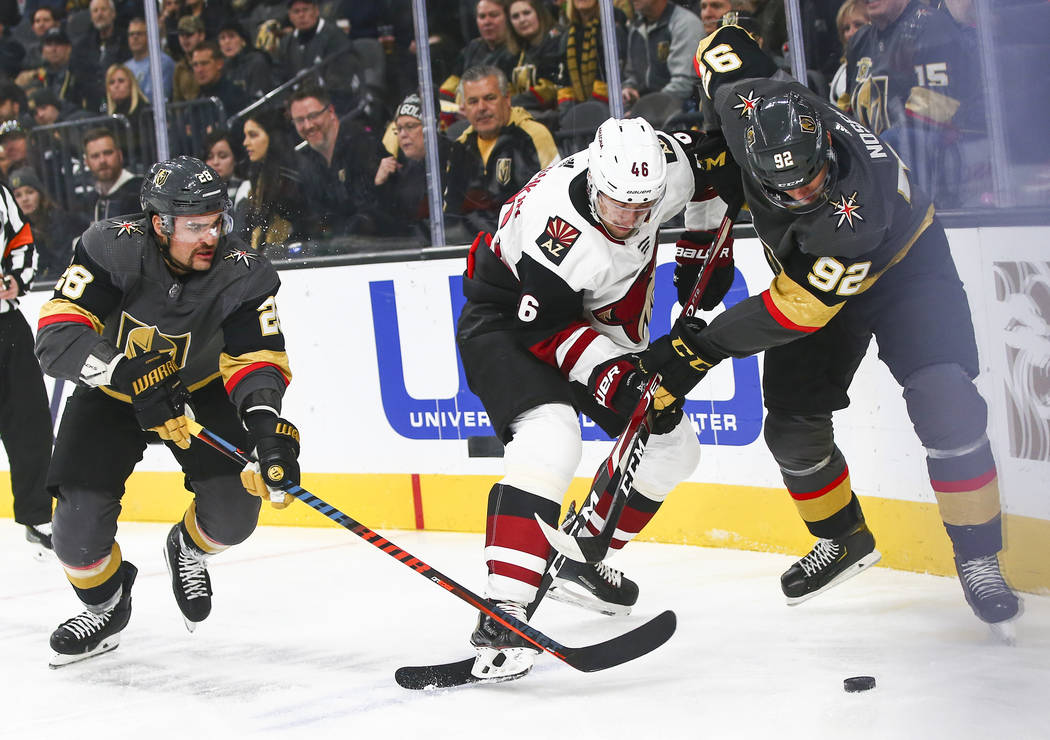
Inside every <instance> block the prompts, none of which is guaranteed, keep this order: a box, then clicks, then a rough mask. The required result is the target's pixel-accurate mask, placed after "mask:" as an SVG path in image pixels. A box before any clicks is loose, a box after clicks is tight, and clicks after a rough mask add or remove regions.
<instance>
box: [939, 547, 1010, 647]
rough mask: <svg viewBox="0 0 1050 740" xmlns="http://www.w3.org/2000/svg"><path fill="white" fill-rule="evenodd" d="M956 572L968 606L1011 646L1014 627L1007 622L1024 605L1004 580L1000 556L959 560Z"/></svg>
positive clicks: (957, 560) (993, 555)
mask: <svg viewBox="0 0 1050 740" xmlns="http://www.w3.org/2000/svg"><path fill="white" fill-rule="evenodd" d="M955 569H956V570H957V571H958V572H959V583H960V584H962V589H963V594H964V595H965V596H966V603H967V604H969V605H970V608H971V609H973V613H974V614H976V615H977V617H978V619H980V620H981V621H983V622H987V623H988V625H989V626H990V627H991V628H992V631H993V633H994V634H995V635H996V636H997V637H999V638H1000V639H1002V640H1004V641H1006V642H1010V643H1012V642H1013V641H1014V634H1013V625H1011V624H1007V622H1008V621H1009V620H1011V619H1013V618H1014V617H1016V616H1017V614H1018V612H1019V611H1020V608H1021V602H1020V600H1019V599H1018V598H1017V594H1015V593H1014V592H1013V589H1011V588H1010V586H1009V584H1007V583H1006V581H1005V580H1004V579H1003V574H1002V571H1000V570H999V556H998V555H996V554H994V553H993V554H991V555H985V556H984V557H978V558H973V559H972V560H962V561H960V560H959V559H958V558H956V559H955Z"/></svg>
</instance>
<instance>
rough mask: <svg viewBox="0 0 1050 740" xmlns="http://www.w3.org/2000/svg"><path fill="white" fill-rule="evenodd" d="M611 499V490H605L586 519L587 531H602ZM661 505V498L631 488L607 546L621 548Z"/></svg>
mask: <svg viewBox="0 0 1050 740" xmlns="http://www.w3.org/2000/svg"><path fill="white" fill-rule="evenodd" d="M612 501H613V494H612V492H611V491H605V492H604V493H603V494H602V497H601V498H600V499H599V500H598V505H597V506H595V507H594V511H592V512H591V516H590V518H589V519H588V520H587V531H588V532H590V533H591V534H593V535H596V534H598V533H599V532H601V531H602V527H604V526H605V517H606V516H607V515H608V514H609V507H610V506H612ZM661 505H663V500H662V499H661V500H660V501H655V500H653V499H651V498H649V497H648V496H645V495H643V494H642V493H641V492H639V491H637V490H636V489H633V488H632V489H631V493H630V495H628V496H627V502H626V503H625V504H624V507H623V513H622V514H621V515H620V521H619V522H618V523H617V524H616V531H615V532H614V533H613V538H612V541H611V542H610V543H609V548H610V549H612V550H622V549H623V546H624V545H626V544H627V543H628V542H630V541H631V540H633V539H634V538H635V536H636V535H637V534H638V533H639V532H641V531H642V529H644V528H645V525H646V524H648V523H649V520H650V519H652V518H653V517H654V516H656V512H657V511H659V510H660V506H661Z"/></svg>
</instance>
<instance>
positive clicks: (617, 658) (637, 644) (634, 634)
mask: <svg viewBox="0 0 1050 740" xmlns="http://www.w3.org/2000/svg"><path fill="white" fill-rule="evenodd" d="M677 626H678V618H677V617H676V616H675V613H674V612H673V611H671V610H670V609H668V610H667V611H665V612H663V613H661V614H658V615H656V616H655V617H653V618H652V619H650V620H649V621H648V622H646V623H645V624H642V625H639V626H638V627H635V628H634V629H633V630H631V631H629V632H625V633H623V634H622V635H617V636H616V637H613V638H611V639H609V640H606V641H605V642H599V643H598V644H596V645H588V646H586V647H580V648H569V652H568V654H567V655H566V661H565V662H566V663H569V664H570V665H571V666H572V667H573V668H575V669H576V670H578V671H584V672H585V673H593V672H594V671H604V670H605V669H606V668H612V667H613V666H618V665H621V664H623V663H627V662H628V661H631V660H634V659H635V658H640V657H642V656H643V655H647V654H648V653H651V652H652V651H653V650H656V648H658V647H660V646H661V645H663V644H664V643H665V642H667V641H668V640H670V639H671V636H672V635H674V631H675V628H676V627H677Z"/></svg>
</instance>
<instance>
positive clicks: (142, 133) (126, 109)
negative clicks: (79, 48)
mask: <svg viewBox="0 0 1050 740" xmlns="http://www.w3.org/2000/svg"><path fill="white" fill-rule="evenodd" d="M105 112H106V113H108V114H109V115H118V114H119V115H122V116H124V117H125V118H126V119H128V124H129V129H128V138H127V141H125V142H124V144H125V151H127V153H128V154H129V155H130V156H131V157H132V160H133V161H135V162H143V163H144V162H146V160H147V159H150V157H149V156H147V155H149V154H150V153H151V152H152V147H151V143H152V138H153V109H152V108H151V107H150V101H149V98H147V97H146V94H145V93H144V92H142V88H141V87H139V83H138V80H136V79H135V75H134V74H132V72H131V70H130V69H128V68H127V67H125V66H124V65H123V64H114V65H111V66H110V68H109V69H107V70H106V103H105Z"/></svg>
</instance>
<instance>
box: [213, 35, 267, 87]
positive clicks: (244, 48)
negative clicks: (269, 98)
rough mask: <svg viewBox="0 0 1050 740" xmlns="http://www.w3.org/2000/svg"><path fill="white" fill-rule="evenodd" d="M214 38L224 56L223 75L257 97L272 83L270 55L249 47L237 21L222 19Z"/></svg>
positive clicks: (248, 42) (249, 43) (247, 40)
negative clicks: (224, 21) (216, 38)
mask: <svg viewBox="0 0 1050 740" xmlns="http://www.w3.org/2000/svg"><path fill="white" fill-rule="evenodd" d="M218 41H219V48H220V49H221V50H222V55H223V57H225V58H226V76H227V77H228V78H229V79H230V81H231V82H232V83H233V84H234V85H236V86H237V87H239V88H240V89H241V90H242V91H243V92H244V93H245V94H246V95H247V96H248V97H249V98H250V99H252V100H254V99H256V98H261V97H262V96H263V95H265V94H266V93H268V92H269V91H270V90H272V89H273V88H274V87H275V85H274V81H273V68H272V65H271V63H270V58H269V57H268V56H266V54H264V53H263V52H261V51H259V50H258V49H255V48H253V47H252V45H251V42H250V41H249V39H248V34H246V33H245V31H244V27H243V26H241V24H240V23H238V22H237V21H227V22H226V23H224V24H223V25H222V28H220V29H219V37H218Z"/></svg>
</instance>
